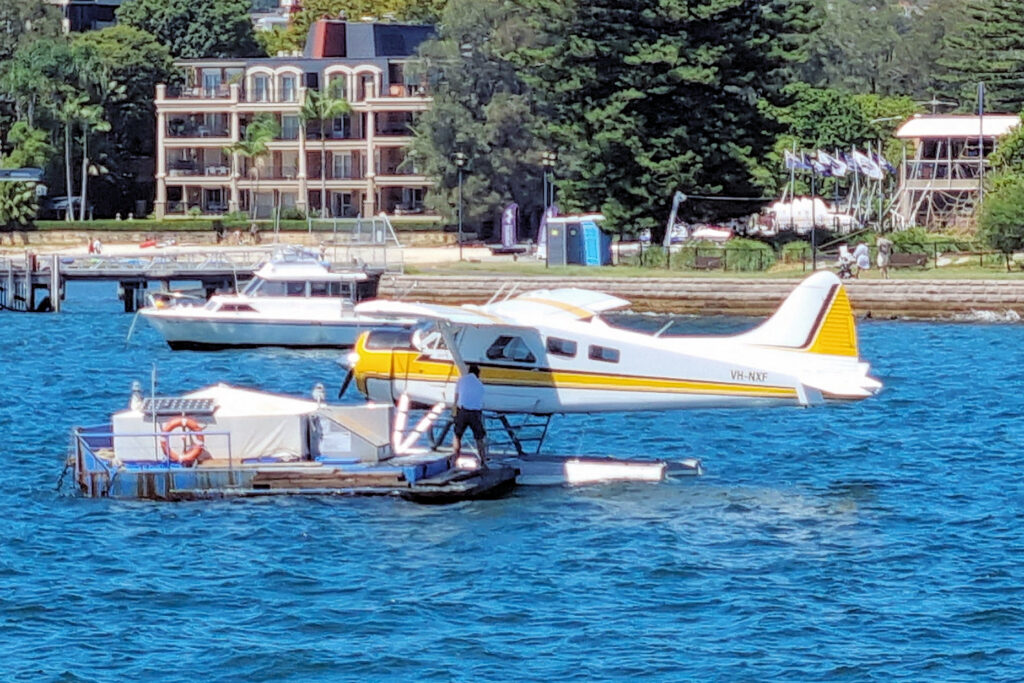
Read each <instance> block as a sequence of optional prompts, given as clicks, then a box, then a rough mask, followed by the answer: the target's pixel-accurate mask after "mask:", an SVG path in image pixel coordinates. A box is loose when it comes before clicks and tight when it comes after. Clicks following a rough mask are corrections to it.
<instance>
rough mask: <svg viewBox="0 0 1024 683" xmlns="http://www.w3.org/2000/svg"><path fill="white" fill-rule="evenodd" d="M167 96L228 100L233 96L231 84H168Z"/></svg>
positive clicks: (182, 98) (184, 98)
mask: <svg viewBox="0 0 1024 683" xmlns="http://www.w3.org/2000/svg"><path fill="white" fill-rule="evenodd" d="M167 98H168V99H172V100H179V99H180V100H227V99H230V98H231V86H228V85H217V86H209V87H182V86H167Z"/></svg>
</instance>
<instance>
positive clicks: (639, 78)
mask: <svg viewBox="0 0 1024 683" xmlns="http://www.w3.org/2000/svg"><path fill="white" fill-rule="evenodd" d="M525 4H526V5H527V6H528V7H530V8H531V9H532V10H533V12H532V14H531V20H532V26H533V28H534V29H535V30H536V31H537V32H538V33H540V34H542V35H544V36H545V37H546V40H547V44H546V45H545V46H544V47H543V48H542V49H540V50H533V51H529V52H527V53H526V55H525V56H526V57H527V60H528V66H527V68H528V73H529V78H530V80H529V84H530V85H531V87H532V88H534V89H535V90H536V91H537V92H538V93H539V95H538V97H539V99H540V100H541V101H542V102H543V103H544V104H545V106H546V108H547V114H546V116H545V122H544V126H543V128H544V132H543V133H542V135H543V136H545V137H547V138H548V139H550V140H551V142H552V144H555V145H557V147H558V149H559V159H560V163H559V166H558V169H557V175H558V178H559V180H558V190H559V194H560V196H561V198H562V202H563V203H564V204H565V205H566V206H567V208H569V209H572V210H584V209H585V210H593V209H600V210H601V211H602V213H604V214H605V216H607V217H608V219H609V222H610V223H612V224H613V225H615V226H618V227H620V228H622V229H625V230H627V231H630V232H634V231H639V230H642V229H644V228H650V229H652V231H653V232H654V234H655V236H656V237H657V235H658V234H660V232H661V231H663V230H664V225H665V218H666V217H667V215H668V212H669V205H670V203H671V199H672V196H673V194H674V193H675V192H676V191H682V192H684V193H685V194H687V195H704V196H722V197H745V198H747V197H749V198H758V197H760V196H761V194H762V192H763V191H764V189H765V188H766V186H767V185H769V184H770V180H769V178H768V173H767V172H766V171H765V169H764V168H763V167H762V166H761V160H762V159H764V157H765V154H766V152H767V151H768V150H770V149H771V147H772V145H773V143H774V141H775V134H776V132H777V131H778V124H777V122H776V121H774V120H773V118H772V117H771V115H770V113H769V107H768V106H766V105H770V104H773V103H778V102H780V101H781V100H780V97H781V93H780V91H779V89H778V85H779V82H780V80H779V79H778V78H776V77H775V76H776V75H777V74H778V73H780V71H781V70H782V69H783V68H784V67H785V66H786V63H787V59H788V57H787V55H786V54H783V53H781V52H780V51H779V50H778V49H777V46H776V44H775V42H774V38H775V37H776V36H780V35H785V36H790V37H791V36H792V34H793V31H794V30H795V28H794V26H793V25H792V24H791V23H790V20H791V18H792V16H793V13H792V12H790V11H789V9H790V8H789V7H788V5H789V3H787V2H782V1H780V2H774V3H767V2H755V1H752V0H698V1H696V2H694V1H690V2H684V1H682V0H662V1H660V2H659V1H657V0H640V1H638V2H631V1H626V0H595V1H592V2H587V3H579V4H571V5H567V6H566V5H562V4H561V3H559V2H555V1H554V0H528V1H527V2H526V3H525ZM769 4H770V5H771V8H770V9H771V10H772V11H768V10H769ZM756 206H757V205H756V204H752V203H742V202H737V203H729V202H713V203H712V202H702V201H688V202H687V203H686V204H685V205H684V207H683V209H682V212H681V213H682V214H683V215H685V216H687V217H689V218H691V219H698V218H705V217H713V216H718V217H728V216H729V215H730V214H731V215H738V214H744V213H749V212H750V210H751V209H752V208H756Z"/></svg>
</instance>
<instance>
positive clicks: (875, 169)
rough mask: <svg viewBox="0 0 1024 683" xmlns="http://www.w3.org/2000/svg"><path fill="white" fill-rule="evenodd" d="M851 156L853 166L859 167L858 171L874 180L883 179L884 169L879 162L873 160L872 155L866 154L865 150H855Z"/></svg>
mask: <svg viewBox="0 0 1024 683" xmlns="http://www.w3.org/2000/svg"><path fill="white" fill-rule="evenodd" d="M851 158H852V159H853V166H854V168H856V169H857V171H858V172H860V173H862V174H864V175H866V176H867V177H868V178H871V179H872V180H881V179H882V176H883V175H884V174H883V173H882V169H881V168H880V167H879V166H878V164H876V163H875V162H874V161H872V160H871V157H869V156H868V155H866V154H864V153H863V152H858V151H857V150H853V154H852V155H851Z"/></svg>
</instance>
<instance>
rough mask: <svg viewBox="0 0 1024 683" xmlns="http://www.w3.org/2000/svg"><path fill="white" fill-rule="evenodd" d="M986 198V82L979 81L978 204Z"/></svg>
mask: <svg viewBox="0 0 1024 683" xmlns="http://www.w3.org/2000/svg"><path fill="white" fill-rule="evenodd" d="M950 177H951V178H952V177H953V176H952V174H950ZM984 199H985V84H984V83H978V206H979V207H980V206H981V202H982V200H984Z"/></svg>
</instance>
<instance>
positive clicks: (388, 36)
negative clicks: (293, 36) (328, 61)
mask: <svg viewBox="0 0 1024 683" xmlns="http://www.w3.org/2000/svg"><path fill="white" fill-rule="evenodd" d="M433 36H434V27H433V26H430V25H428V24H377V23H373V24H364V23H359V22H346V21H341V20H336V19H321V20H320V21H317V22H315V23H314V24H313V25H312V26H311V27H310V28H309V34H308V35H307V36H306V49H305V56H306V57H310V58H314V59H322V58H326V57H340V58H345V59H373V58H376V57H412V56H413V55H415V54H416V50H417V49H418V48H419V46H420V43H422V42H423V41H425V40H427V39H428V38H432V37H433Z"/></svg>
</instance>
